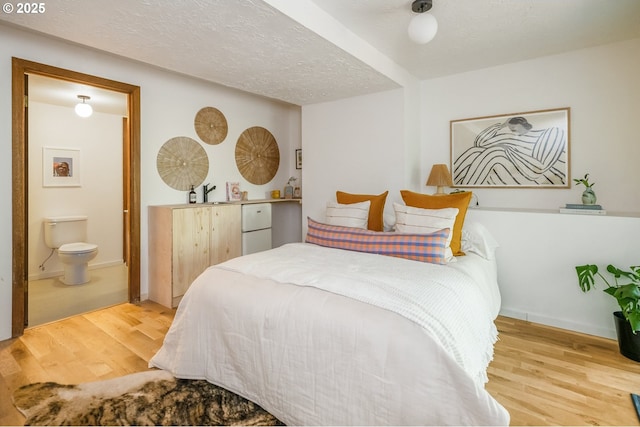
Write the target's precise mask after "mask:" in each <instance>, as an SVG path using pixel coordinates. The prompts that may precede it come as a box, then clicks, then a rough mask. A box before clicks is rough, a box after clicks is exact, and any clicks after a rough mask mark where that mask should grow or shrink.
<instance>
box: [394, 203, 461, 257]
mask: <svg viewBox="0 0 640 427" xmlns="http://www.w3.org/2000/svg"><path fill="white" fill-rule="evenodd" d="M393 210H394V211H395V213H396V231H398V232H400V233H420V234H430V233H433V232H434V231H438V230H442V229H443V228H448V229H450V230H453V225H454V223H455V222H456V216H457V215H458V212H459V209H458V208H443V209H422V208H415V207H413V206H405V205H401V204H399V203H394V204H393ZM452 236H453V233H449V238H448V239H447V255H446V258H447V261H453V260H455V258H454V257H453V252H452V251H451V237H452Z"/></svg>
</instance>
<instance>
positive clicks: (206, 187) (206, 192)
mask: <svg viewBox="0 0 640 427" xmlns="http://www.w3.org/2000/svg"><path fill="white" fill-rule="evenodd" d="M215 189H216V186H215V185H214V186H213V187H211V188H209V184H205V185H203V186H202V203H207V201H208V197H209V193H210V192H212V191H213V190H215Z"/></svg>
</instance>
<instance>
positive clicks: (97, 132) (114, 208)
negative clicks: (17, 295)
mask: <svg viewBox="0 0 640 427" xmlns="http://www.w3.org/2000/svg"><path fill="white" fill-rule="evenodd" d="M44 147H49V148H62V149H73V150H79V158H78V160H79V164H77V165H75V166H76V171H75V172H76V174H78V173H79V174H80V175H79V178H80V187H44V186H43V180H42V175H43V172H44V171H43V167H44V166H43V148H44ZM28 148H29V220H28V221H29V224H28V232H29V244H28V248H29V255H28V276H29V280H36V279H38V278H43V277H53V276H56V275H59V274H62V270H63V267H62V264H61V263H60V261H59V259H58V256H57V254H56V253H54V254H53V256H51V258H49V259H48V260H47V262H46V263H45V264H44V269H42V270H41V269H40V268H38V267H39V266H40V265H41V264H42V262H43V261H44V260H45V259H46V258H47V257H48V256H49V255H50V254H51V249H50V248H48V247H47V246H46V245H45V243H44V227H43V222H42V220H43V218H44V217H48V216H68V215H86V216H87V218H88V221H87V240H86V241H87V242H89V243H94V244H97V245H98V255H97V256H96V258H94V259H93V260H92V261H91V262H90V263H89V265H90V267H93V266H108V265H116V264H118V263H122V261H123V252H122V241H123V237H122V228H123V227H122V203H123V201H122V169H123V167H122V116H120V115H113V114H104V113H99V112H94V113H93V115H91V117H88V118H82V117H78V116H77V115H76V114H75V112H74V110H73V108H68V107H60V106H56V105H50V104H43V103H40V102H34V101H31V102H30V103H29V147H28ZM47 166H49V165H47ZM78 168H79V169H78Z"/></svg>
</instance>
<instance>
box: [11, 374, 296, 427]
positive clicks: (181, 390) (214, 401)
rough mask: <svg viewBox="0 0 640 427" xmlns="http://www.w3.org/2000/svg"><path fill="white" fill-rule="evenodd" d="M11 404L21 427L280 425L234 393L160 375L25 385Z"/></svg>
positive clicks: (270, 416) (134, 375)
mask: <svg viewBox="0 0 640 427" xmlns="http://www.w3.org/2000/svg"><path fill="white" fill-rule="evenodd" d="M13 402H14V404H15V405H16V407H17V408H18V410H20V412H22V414H23V415H24V416H25V417H26V421H25V425H50V426H60V425H84V426H87V425H96V426H107V425H192V426H195V425H265V426H267V425H283V424H282V423H281V422H280V421H279V420H278V419H276V418H275V417H274V416H273V415H271V414H269V413H268V412H267V411H265V410H264V409H262V408H261V407H260V406H258V405H256V404H255V403H253V402H250V401H248V400H246V399H244V398H242V397H240V396H238V395H237V394H235V393H232V392H230V391H228V390H225V389H223V388H221V387H218V386H215V385H213V384H211V383H209V382H207V381H204V380H180V379H176V378H174V377H173V376H172V375H171V374H169V373H168V372H165V371H161V370H154V371H147V372H140V373H137V374H131V375H126V376H124V377H120V378H114V379H111V380H106V381H97V382H92V383H84V384H79V385H61V384H56V383H51V382H47V383H34V384H29V385H26V386H23V387H21V388H20V389H18V390H16V392H15V393H14V395H13Z"/></svg>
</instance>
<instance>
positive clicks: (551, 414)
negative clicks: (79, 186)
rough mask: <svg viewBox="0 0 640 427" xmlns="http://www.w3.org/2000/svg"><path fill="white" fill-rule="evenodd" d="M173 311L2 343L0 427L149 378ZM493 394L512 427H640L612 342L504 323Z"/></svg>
mask: <svg viewBox="0 0 640 427" xmlns="http://www.w3.org/2000/svg"><path fill="white" fill-rule="evenodd" d="M174 315H175V310H169V309H167V308H165V307H162V306H160V305H158V304H155V303H152V302H143V303H142V304H140V305H132V304H122V305H118V306H114V307H110V308H107V309H104V310H99V311H95V312H92V313H86V314H83V315H79V316H75V317H71V318H69V319H65V320H61V321H58V322H54V323H50V324H47V325H42V326H38V327H35V328H30V329H27V331H26V332H25V334H24V336H22V337H20V338H18V339H13V340H7V341H3V342H0V425H22V424H23V423H24V418H23V417H22V416H21V415H20V413H19V412H18V411H17V410H16V409H15V408H14V406H13V404H12V403H11V396H12V394H13V391H14V390H16V389H17V388H19V387H20V386H22V385H25V384H29V383H32V382H39V381H55V382H59V383H67V384H74V383H80V382H87V381H97V380H102V379H108V378H114V377H118V376H122V375H126V374H129V373H133V372H138V371H144V370H147V369H148V368H147V363H148V361H149V359H150V358H151V357H152V356H153V355H154V354H155V352H156V351H157V350H158V349H159V348H160V346H161V345H162V340H163V338H164V335H165V334H166V332H167V330H168V328H169V326H170V324H171V321H172V320H173V317H174ZM496 324H497V325H498V330H499V331H500V339H499V341H498V342H497V343H496V347H495V356H494V360H493V362H492V363H491V365H490V366H489V383H488V384H487V390H488V391H489V392H490V393H491V394H492V395H493V396H494V397H495V398H496V399H497V400H498V401H499V402H500V403H501V404H502V405H504V406H505V408H507V410H508V411H509V412H510V414H511V424H512V425H638V418H637V416H636V413H635V410H634V408H633V405H632V403H631V398H630V395H629V394H630V393H632V392H634V393H640V363H637V362H634V361H631V360H629V359H626V358H625V357H623V356H621V355H620V354H619V352H618V348H617V343H616V342H615V341H613V340H608V339H604V338H598V337H593V336H589V335H583V334H577V333H572V332H568V331H565V330H561V329H556V328H551V327H547V326H542V325H537V324H532V323H529V322H524V321H520V320H516V319H510V318H506V317H499V318H498V319H497V321H496Z"/></svg>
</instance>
